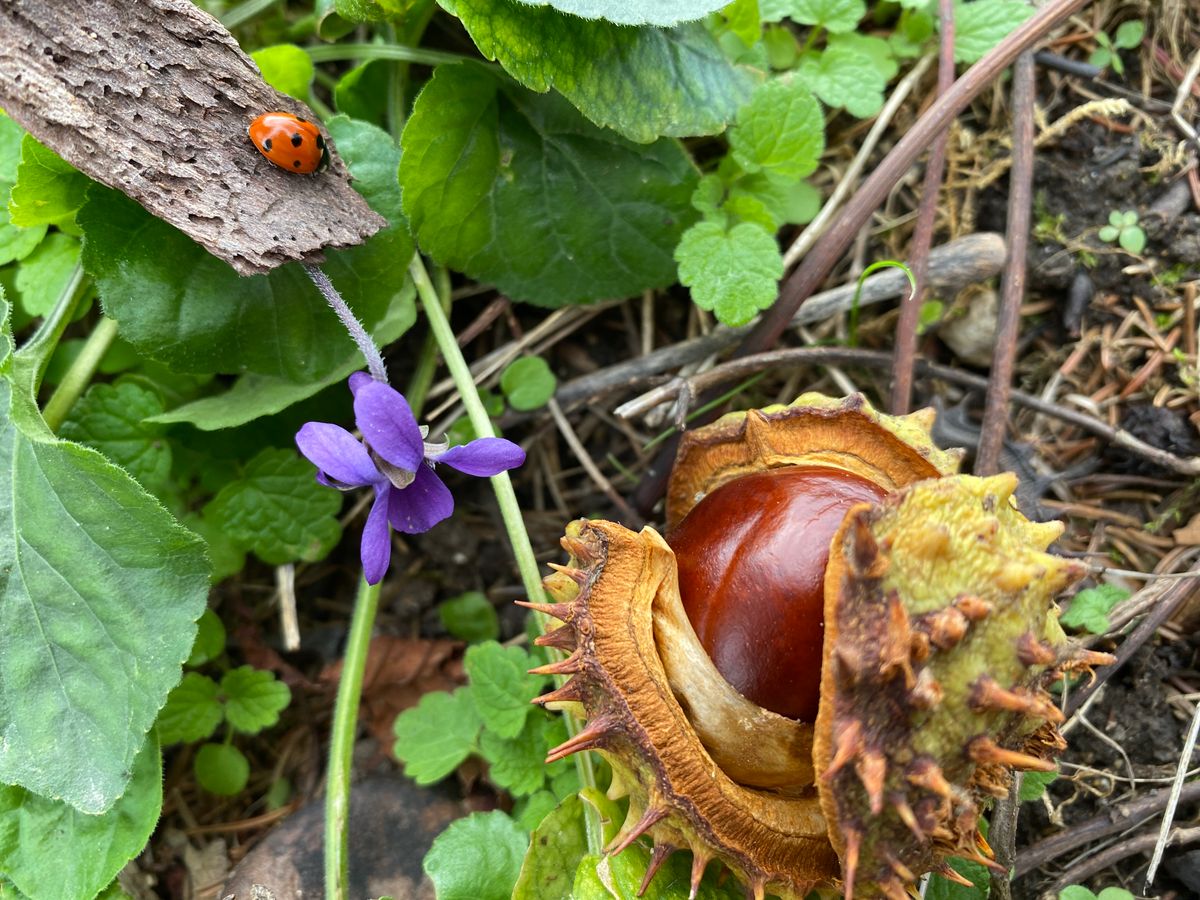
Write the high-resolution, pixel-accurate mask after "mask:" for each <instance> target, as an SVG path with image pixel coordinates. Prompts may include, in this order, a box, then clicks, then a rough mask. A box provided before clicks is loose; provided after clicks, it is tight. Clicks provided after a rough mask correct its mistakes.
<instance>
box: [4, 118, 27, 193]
mask: <svg viewBox="0 0 1200 900" xmlns="http://www.w3.org/2000/svg"><path fill="white" fill-rule="evenodd" d="M24 137H25V129H23V128H22V127H21V126H20V125H18V124H17V123H16V122H14V121H13V120H12V119H10V118H9V117H8V116H6V115H5V114H4V112H3V111H0V181H7V182H8V183H9V184H11V183H12V182H14V181H16V180H17V164H18V163H20V161H21V140H22V138H24ZM0 199H3V200H4V202H5V203H6V204H7V202H8V197H7V195H4V196H3V197H0Z"/></svg>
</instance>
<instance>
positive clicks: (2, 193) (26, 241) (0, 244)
mask: <svg viewBox="0 0 1200 900" xmlns="http://www.w3.org/2000/svg"><path fill="white" fill-rule="evenodd" d="M0 121H2V120H0ZM11 188H12V182H9V181H0V266H5V265H8V264H9V263H10V262H13V261H14V260H19V259H24V258H25V257H26V256H28V255H29V254H30V253H31V252H32V251H33V248H34V247H36V246H37V245H38V244H39V243H41V240H42V238H44V237H45V236H46V227H47V226H45V225H35V226H33V227H32V228H20V227H18V226H16V225H13V224H12V223H11V221H10V220H9V215H8V204H6V203H4V198H5V197H7V196H8V193H9V190H10V189H11Z"/></svg>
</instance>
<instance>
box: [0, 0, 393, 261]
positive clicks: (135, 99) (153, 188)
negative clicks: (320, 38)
mask: <svg viewBox="0 0 1200 900" xmlns="http://www.w3.org/2000/svg"><path fill="white" fill-rule="evenodd" d="M0 107H2V108H3V109H4V110H5V111H6V112H7V113H8V115H9V116H11V117H12V118H13V119H14V120H15V121H16V122H17V123H18V124H20V125H21V126H22V127H23V128H25V129H26V130H27V131H29V132H30V133H31V134H32V135H33V136H34V137H36V138H37V139H38V140H39V141H41V142H42V143H43V144H45V145H46V146H47V147H49V148H50V149H52V150H53V151H54V152H55V153H57V154H58V155H59V156H61V157H62V158H63V159H65V160H66V161H67V162H69V163H71V165H73V166H75V168H77V169H79V170H80V171H81V172H83V173H85V174H86V175H89V176H90V177H92V178H94V179H95V180H96V181H99V182H102V183H104V184H106V185H108V186H109V187H113V188H116V189H117V190H119V191H123V192H124V193H126V194H128V195H129V196H130V197H132V198H133V199H135V200H137V201H138V202H139V203H141V204H142V206H144V207H145V208H146V209H147V210H148V211H149V212H151V213H152V214H154V215H156V216H158V217H160V218H161V219H163V220H165V221H167V222H169V223H170V224H172V225H174V226H175V227H176V228H178V229H180V230H181V231H183V232H184V233H185V234H187V235H188V236H189V237H191V238H192V239H193V240H195V241H197V242H198V243H200V244H201V245H202V246H204V248H205V249H207V250H208V251H209V252H210V253H212V254H213V255H214V256H217V257H219V258H220V259H223V260H225V261H226V262H227V263H229V264H230V265H231V266H233V268H234V269H236V270H237V271H238V272H239V273H241V274H243V275H251V274H257V273H261V272H266V271H268V270H270V269H273V268H275V267H276V266H279V265H281V264H283V263H285V262H290V261H292V260H301V261H303V262H307V263H316V262H320V261H321V260H322V259H323V256H322V253H321V250H322V248H327V247H330V248H332V247H346V246H351V245H354V244H359V243H362V242H363V241H364V240H366V239H367V238H368V237H370V236H371V235H372V234H374V233H375V232H376V231H378V230H379V229H381V228H383V227H384V226H385V225H386V224H387V222H386V220H385V219H383V218H382V217H381V216H379V215H377V214H376V213H374V212H373V211H372V210H371V209H370V207H368V206H367V203H366V201H365V200H363V198H362V197H361V196H360V195H359V194H358V193H357V192H356V191H355V190H354V189H353V188H352V187H351V186H350V177H349V174H348V172H347V170H346V166H345V164H344V163H343V162H342V161H341V160H340V159H339V158H338V156H337V153H336V150H335V149H334V148H333V146H332V142H330V156H331V166H330V168H329V169H327V170H326V171H324V172H321V173H318V174H316V175H296V174H292V173H289V172H285V171H284V170H282V169H279V168H276V167H275V166H274V165H272V164H271V163H270V162H268V161H267V160H266V159H265V158H264V157H263V156H262V155H261V154H259V152H258V151H257V150H256V149H255V147H254V145H253V144H252V143H250V139H249V137H248V136H247V134H246V129H247V127H248V126H249V124H250V122H251V121H252V120H253V119H254V118H255V116H257V115H258V114H259V113H262V112H267V111H271V110H283V111H287V112H292V113H295V114H296V115H299V116H302V117H304V118H306V119H310V120H311V119H313V118H314V116H313V114H312V113H311V112H310V111H309V110H308V109H307V107H305V106H304V104H302V103H299V102H297V101H295V100H293V99H291V98H290V97H287V96H285V95H284V94H281V93H279V92H278V91H276V90H275V89H274V88H272V87H270V86H269V85H268V84H266V82H264V81H263V80H262V75H261V74H260V73H259V71H258V67H257V66H255V65H254V63H253V61H251V59H250V58H249V57H248V56H246V54H245V53H243V52H242V50H241V48H239V47H238V44H237V41H235V40H234V39H233V36H232V35H231V34H230V33H229V32H228V31H226V30H225V28H224V27H223V26H222V25H221V23H220V22H218V21H217V20H216V19H214V18H213V17H212V16H210V15H209V14H208V13H205V12H203V11H201V10H200V9H197V8H196V7H195V6H193V5H192V4H191V3H190V2H188V0H87V2H82V3H65V2H62V0H4V2H3V3H0ZM327 137H328V136H327Z"/></svg>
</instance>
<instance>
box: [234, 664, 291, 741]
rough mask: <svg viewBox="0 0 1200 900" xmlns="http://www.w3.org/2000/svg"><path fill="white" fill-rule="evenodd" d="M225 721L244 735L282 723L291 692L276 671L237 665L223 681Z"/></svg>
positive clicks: (256, 732)
mask: <svg viewBox="0 0 1200 900" xmlns="http://www.w3.org/2000/svg"><path fill="white" fill-rule="evenodd" d="M221 693H222V694H223V695H224V696H225V718H226V720H227V721H228V722H229V724H230V725H232V726H233V727H234V728H236V729H237V730H238V731H240V732H242V733H243V734H258V733H259V732H260V731H262V730H263V729H264V728H270V727H271V726H272V725H274V724H275V723H276V722H278V721H279V714H280V713H281V712H282V711H283V710H284V709H286V708H287V705H288V704H289V703H291V701H292V691H291V689H290V688H289V687H288V686H287V685H286V684H284V683H283V682H282V681H279V680H278V679H277V678H276V677H275V673H274V672H268V671H266V670H265V669H256V668H254V667H253V666H238V667H237V668H236V669H231V670H229V671H228V672H226V673H225V676H224V677H223V678H222V679H221Z"/></svg>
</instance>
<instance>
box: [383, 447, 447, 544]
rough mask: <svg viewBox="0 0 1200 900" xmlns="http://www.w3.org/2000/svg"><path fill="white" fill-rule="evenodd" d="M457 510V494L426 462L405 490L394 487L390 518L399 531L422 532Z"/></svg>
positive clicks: (390, 503)
mask: <svg viewBox="0 0 1200 900" xmlns="http://www.w3.org/2000/svg"><path fill="white" fill-rule="evenodd" d="M452 512H454V497H453V496H452V495H451V494H450V489H449V488H448V487H446V485H444V484H442V479H440V478H438V477H437V476H436V475H435V474H433V469H431V468H429V466H427V465H425V464H423V463H422V464H421V465H419V466H417V476H416V478H414V479H413V483H412V484H410V485H409V486H408V487H406V488H404V489H403V490H397V489H396V488H392V491H391V496H390V497H389V500H388V521H389V522H391V523H392V527H393V528H395V529H396V530H397V531H402V532H404V533H405V534H420V533H421V532H423V531H428V530H429V529H430V528H432V527H433V526H434V525H436V524H437V523H438V522H440V521H442V520H443V519H446V518H449V516H450V514H451V513H452Z"/></svg>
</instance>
